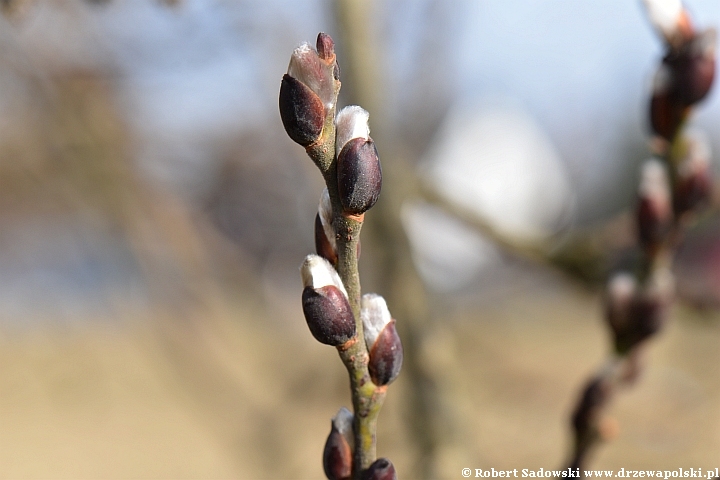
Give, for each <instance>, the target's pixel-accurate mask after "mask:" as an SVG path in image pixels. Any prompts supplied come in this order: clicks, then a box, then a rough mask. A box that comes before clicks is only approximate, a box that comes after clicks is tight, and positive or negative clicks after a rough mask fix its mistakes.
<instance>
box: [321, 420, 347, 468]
mask: <svg viewBox="0 0 720 480" xmlns="http://www.w3.org/2000/svg"><path fill="white" fill-rule="evenodd" d="M352 423H353V414H352V413H350V410H348V409H347V408H345V407H341V408H340V410H339V411H338V413H337V415H335V416H334V417H333V419H332V423H331V427H330V435H328V438H327V441H326V442H325V448H324V449H323V470H325V476H326V477H327V478H328V479H329V480H343V479H349V478H350V475H351V474H352V450H353V449H352V444H353V430H352Z"/></svg>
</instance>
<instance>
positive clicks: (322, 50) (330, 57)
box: [316, 32, 340, 80]
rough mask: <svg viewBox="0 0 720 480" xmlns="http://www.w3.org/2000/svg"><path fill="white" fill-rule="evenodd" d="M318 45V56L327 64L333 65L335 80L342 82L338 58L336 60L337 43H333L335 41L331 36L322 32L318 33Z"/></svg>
mask: <svg viewBox="0 0 720 480" xmlns="http://www.w3.org/2000/svg"><path fill="white" fill-rule="evenodd" d="M316 43H317V51H318V56H319V57H320V58H321V59H323V60H324V61H325V62H326V63H332V65H333V78H334V79H335V80H340V67H339V66H338V64H337V58H335V42H333V39H332V38H330V35H328V34H327V33H322V32H320V33H318V37H317V42H316Z"/></svg>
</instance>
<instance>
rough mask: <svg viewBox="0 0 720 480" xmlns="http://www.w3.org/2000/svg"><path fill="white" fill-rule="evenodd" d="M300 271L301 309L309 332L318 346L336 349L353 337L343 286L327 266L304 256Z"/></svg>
mask: <svg viewBox="0 0 720 480" xmlns="http://www.w3.org/2000/svg"><path fill="white" fill-rule="evenodd" d="M300 272H301V275H302V279H303V285H305V288H304V289H303V293H302V307H303V313H304V314H305V320H306V321H307V324H308V327H309V328H310V332H311V333H312V334H313V337H315V339H316V340H317V341H319V342H320V343H324V344H326V345H332V346H340V345H342V344H344V343H346V342H347V341H349V340H350V339H352V338H353V337H354V336H355V317H354V316H353V313H352V309H351V308H350V303H349V302H348V298H347V293H346V292H345V287H344V286H343V285H342V281H341V280H340V277H339V276H338V275H337V272H336V271H335V269H334V268H333V267H332V265H330V263H329V262H328V261H327V260H326V259H324V258H322V257H319V256H317V255H308V256H307V257H306V259H305V261H304V262H303V265H302V267H301V268H300Z"/></svg>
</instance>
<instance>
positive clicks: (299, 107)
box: [280, 74, 325, 147]
mask: <svg viewBox="0 0 720 480" xmlns="http://www.w3.org/2000/svg"><path fill="white" fill-rule="evenodd" d="M280 118H281V119H282V122H283V126H284V127H285V131H286V132H287V134H288V136H289V137H290V138H291V139H292V140H293V141H294V142H295V143H299V144H300V145H302V146H303V147H307V146H308V145H310V144H312V143H314V142H315V141H316V140H317V139H318V138H319V137H320V134H321V133H322V129H323V125H324V124H325V107H324V106H323V104H322V102H321V101H320V97H318V96H317V94H315V92H313V91H312V90H310V88H308V87H307V86H306V85H305V84H304V83H302V82H301V81H299V80H297V79H295V78H293V77H291V76H290V75H287V74H285V75H283V79H282V84H281V85H280Z"/></svg>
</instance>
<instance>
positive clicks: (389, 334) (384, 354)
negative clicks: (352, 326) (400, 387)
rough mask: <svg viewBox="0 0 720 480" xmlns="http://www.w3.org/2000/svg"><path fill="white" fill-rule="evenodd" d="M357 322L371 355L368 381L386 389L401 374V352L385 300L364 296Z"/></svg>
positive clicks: (398, 337)
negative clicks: (360, 323)
mask: <svg viewBox="0 0 720 480" xmlns="http://www.w3.org/2000/svg"><path fill="white" fill-rule="evenodd" d="M360 319H361V320H362V322H363V329H364V332H365V344H366V345H367V348H368V352H369V354H370V361H369V364H368V369H369V370H370V378H371V379H372V381H373V383H375V385H378V386H381V385H388V384H389V383H391V382H392V381H393V380H395V379H396V378H397V376H398V374H399V373H400V368H401V367H402V362H403V349H402V343H401V342H400V336H399V335H398V333H397V329H396V328H395V320H394V319H393V318H392V317H391V316H390V311H389V310H388V308H387V303H385V299H384V298H383V297H381V296H380V295H377V294H374V293H368V294H365V295H363V297H362V300H361V308H360Z"/></svg>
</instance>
